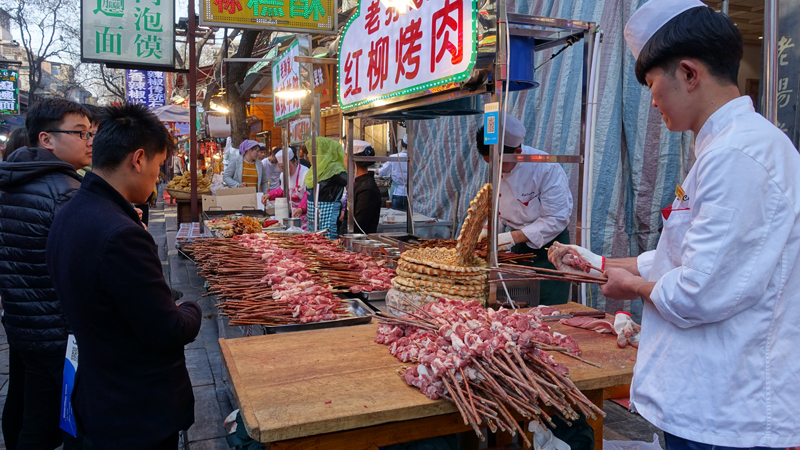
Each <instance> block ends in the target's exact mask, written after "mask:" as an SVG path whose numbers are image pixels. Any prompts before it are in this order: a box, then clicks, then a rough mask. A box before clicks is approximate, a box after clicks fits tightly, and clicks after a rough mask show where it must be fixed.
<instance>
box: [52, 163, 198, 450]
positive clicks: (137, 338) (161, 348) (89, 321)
mask: <svg viewBox="0 0 800 450" xmlns="http://www.w3.org/2000/svg"><path fill="white" fill-rule="evenodd" d="M47 267H48V268H49V269H50V274H51V276H52V279H53V284H54V286H55V288H56V291H57V292H58V296H59V298H60V299H61V302H62V304H63V305H64V312H65V314H66V316H67V319H68V320H69V323H70V326H71V327H72V330H73V332H74V334H75V338H76V340H77V342H78V348H79V349H80V351H79V353H78V373H77V375H76V380H75V389H74V391H73V411H74V412H75V415H76V417H77V423H78V426H79V427H82V429H83V430H84V432H85V433H86V436H87V437H89V438H90V439H91V440H92V442H93V443H94V444H95V445H96V446H97V447H98V448H103V449H147V448H151V447H152V446H153V445H154V443H157V442H160V441H163V440H164V439H167V438H168V437H169V436H170V435H173V434H175V433H177V432H178V431H179V430H185V429H187V428H189V426H191V425H192V423H193V422H194V396H193V395H192V384H191V382H190V381H189V373H188V371H187V370H186V360H185V359H184V355H183V347H184V345H186V344H188V343H189V342H191V341H192V340H193V339H194V338H195V336H197V333H198V331H199V330H200V318H201V311H200V307H199V306H198V305H197V304H196V303H194V302H190V301H187V302H183V303H181V304H180V305H178V306H176V305H175V302H174V301H173V299H172V293H171V292H170V288H169V285H167V282H166V281H165V280H164V275H163V274H162V269H161V261H160V259H159V257H158V252H157V247H156V244H155V242H154V241H153V238H152V237H151V236H150V233H148V232H147V231H145V230H144V228H142V225H141V222H139V218H138V217H137V215H136V212H135V211H134V210H133V207H132V206H131V204H130V203H129V202H127V201H126V200H125V198H124V197H122V195H120V194H119V192H117V191H116V190H115V189H114V188H113V187H111V185H109V184H108V183H107V182H106V181H105V180H103V179H102V178H100V177H99V176H98V175H97V174H95V173H92V172H89V173H87V174H86V177H85V178H84V181H83V184H82V185H81V188H80V190H78V192H77V193H76V194H75V197H74V198H73V199H72V201H70V202H69V203H68V204H67V205H66V206H64V208H62V209H61V211H59V213H58V214H57V215H56V218H55V221H54V222H53V230H52V232H51V233H50V238H49V239H48V240H47Z"/></svg>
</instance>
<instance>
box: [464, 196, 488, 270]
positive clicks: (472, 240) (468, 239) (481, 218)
mask: <svg viewBox="0 0 800 450" xmlns="http://www.w3.org/2000/svg"><path fill="white" fill-rule="evenodd" d="M491 196H492V185H491V184H489V183H486V184H484V185H483V187H482V188H481V189H480V190H479V191H478V194H477V195H476V196H475V198H474V199H472V201H471V202H469V209H468V210H467V217H466V218H464V224H463V225H461V232H459V233H458V239H457V242H458V243H457V244H456V252H457V253H458V263H459V264H460V265H468V263H469V261H470V260H471V258H472V257H473V254H472V253H473V252H474V251H475V246H476V245H478V238H479V237H480V235H481V230H483V224H484V223H486V219H488V218H489V210H490V209H491V208H490V205H491Z"/></svg>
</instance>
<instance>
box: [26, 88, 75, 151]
mask: <svg viewBox="0 0 800 450" xmlns="http://www.w3.org/2000/svg"><path fill="white" fill-rule="evenodd" d="M67 114H77V115H79V116H84V117H87V118H88V117H89V111H86V108H84V107H83V106H81V104H80V103H75V102H73V101H69V100H65V99H63V98H47V99H44V100H42V101H41V102H39V103H37V104H35V105H33V106H31V107H30V109H28V115H27V116H26V117H25V128H27V130H28V142H29V145H31V146H33V147H38V146H39V133H41V132H43V131H45V132H46V131H47V130H55V129H57V128H59V127H60V126H61V123H62V122H63V121H64V116H66V115H67Z"/></svg>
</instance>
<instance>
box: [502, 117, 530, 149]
mask: <svg viewBox="0 0 800 450" xmlns="http://www.w3.org/2000/svg"><path fill="white" fill-rule="evenodd" d="M505 117H506V128H505V133H504V134H505V137H504V138H503V146H504V147H512V148H517V147H519V146H520V145H522V140H523V139H525V133H526V132H527V131H526V130H525V125H523V124H522V122H520V120H519V119H517V118H516V117H514V116H512V115H510V114H506V116H505ZM502 121H503V115H502V114H501V115H500V123H502Z"/></svg>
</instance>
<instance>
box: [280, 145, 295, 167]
mask: <svg viewBox="0 0 800 450" xmlns="http://www.w3.org/2000/svg"><path fill="white" fill-rule="evenodd" d="M275 158H276V159H277V160H278V164H283V150H278V153H275ZM293 159H294V150H292V149H291V148H290V149H289V161H291V160H293Z"/></svg>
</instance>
